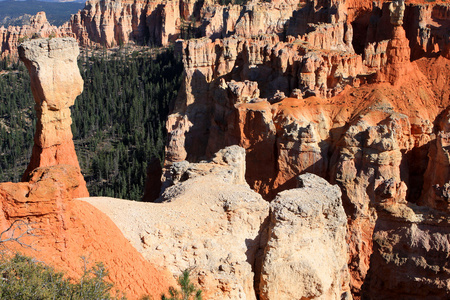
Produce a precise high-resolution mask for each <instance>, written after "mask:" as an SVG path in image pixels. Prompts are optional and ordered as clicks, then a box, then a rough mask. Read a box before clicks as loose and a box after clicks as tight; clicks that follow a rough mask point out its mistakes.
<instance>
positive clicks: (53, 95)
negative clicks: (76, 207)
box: [19, 38, 89, 197]
mask: <svg viewBox="0 0 450 300" xmlns="http://www.w3.org/2000/svg"><path fill="white" fill-rule="evenodd" d="M19 55H20V58H21V60H22V61H23V62H24V63H25V66H26V67H27V69H28V72H29V73H30V78H31V90H32V92H33V97H34V100H35V110H36V114H37V118H38V120H37V123H36V133H35V136H34V146H33V152H32V155H31V160H30V163H29V165H28V168H27V170H26V171H25V174H24V175H23V180H24V181H26V180H27V178H28V175H29V174H30V172H31V171H33V170H34V169H35V168H38V167H44V166H53V165H59V164H68V165H72V166H74V167H76V168H77V170H78V173H77V178H78V181H79V182H80V183H81V184H80V185H79V186H78V187H77V188H76V189H75V190H74V191H73V194H72V196H73V197H86V196H88V195H89V193H88V191H87V188H86V183H85V182H84V178H83V175H82V174H81V171H80V166H79V163H78V158H77V154H76V153H75V146H74V144H73V140H72V130H71V128H70V125H71V124H72V119H71V117H70V106H72V105H73V104H74V102H75V98H76V97H77V96H78V95H79V94H81V92H82V91H83V79H82V78H81V75H80V71H79V70H78V65H77V57H78V55H79V49H78V44H77V41H76V40H75V39H73V38H54V39H37V40H31V41H27V42H25V43H23V44H21V45H20V47H19Z"/></svg>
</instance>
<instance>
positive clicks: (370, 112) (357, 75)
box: [166, 1, 450, 299]
mask: <svg viewBox="0 0 450 300" xmlns="http://www.w3.org/2000/svg"><path fill="white" fill-rule="evenodd" d="M447 7H448V6H447V5H446V4H430V5H424V4H407V5H405V4H404V3H403V2H401V1H398V3H397V2H396V3H393V4H392V3H384V4H376V5H374V6H373V10H372V12H371V13H370V14H368V16H369V17H370V22H367V23H365V21H364V20H361V19H359V18H358V9H356V8H355V7H354V6H352V4H351V3H347V2H343V1H342V2H341V1H320V2H319V1H307V2H306V3H304V5H303V6H302V7H301V8H300V9H297V10H295V11H294V12H293V15H292V17H291V18H290V19H289V22H287V23H286V27H285V28H284V31H283V32H272V33H271V34H260V35H253V36H242V35H239V34H236V35H231V36H228V37H224V38H222V39H217V38H216V39H213V38H208V37H204V38H202V39H196V40H189V41H179V42H178V45H177V47H178V51H179V52H180V53H182V55H183V62H184V65H185V74H184V82H183V85H182V89H181V92H180V93H179V97H178V99H177V101H176V103H175V108H174V110H173V113H172V114H171V115H170V116H169V118H168V121H167V129H168V134H169V139H168V142H167V147H166V165H167V166H170V165H172V164H173V163H174V162H177V161H183V160H188V161H197V160H201V159H204V158H208V157H210V156H211V155H212V153H214V152H215V151H217V150H218V149H221V148H223V147H225V146H228V145H233V144H237V145H240V146H242V147H244V148H245V149H246V151H247V161H246V163H247V171H246V180H247V182H248V183H249V184H250V186H251V187H252V188H253V189H254V190H256V191H258V192H259V193H261V194H262V195H263V196H264V197H265V198H266V199H268V200H272V199H273V198H274V197H275V196H276V194H277V193H278V192H281V191H283V190H286V189H289V188H293V187H295V185H296V182H297V179H296V178H297V176H298V175H299V174H302V173H304V172H311V173H314V174H317V175H320V176H322V177H324V178H326V179H328V180H329V181H330V182H332V183H336V184H338V185H339V187H340V188H341V190H342V200H343V205H344V208H345V212H346V214H347V225H348V230H347V236H346V240H347V243H348V245H349V255H350V259H349V264H348V266H349V270H350V276H351V287H352V294H353V296H354V297H357V298H358V297H361V296H362V295H366V296H367V295H376V297H379V298H380V299H383V297H385V298H386V297H394V296H395V297H406V296H408V297H409V296H410V297H420V296H421V295H424V294H427V295H434V296H436V297H439V296H442V295H447V296H448V295H449V293H450V289H449V288H448V287H449V285H448V284H449V282H450V273H449V272H448V259H445V255H447V254H448V253H449V249H450V248H449V243H448V237H449V235H448V234H449V232H448V217H449V215H448V214H449V211H448V197H447V193H448V183H447V180H448V178H447V177H448V175H447V173H448V172H447V170H446V166H448V158H447V156H448V155H447V152H446V151H447V150H445V149H446V147H447V146H446V145H447V144H448V137H447V133H446V130H447V129H446V125H445V124H446V123H445V122H446V116H447V113H448V112H447V110H446V108H447V107H448V106H449V105H450V103H449V101H450V99H449V88H448V86H449V85H448V84H449V78H448V74H450V73H449V72H450V69H449V67H450V64H449V61H448V44H449V36H448V34H447V33H445V32H446V30H448V26H447V20H448V17H449V15H448V14H447V13H446V11H447ZM365 9H367V8H365V7H363V6H361V11H364V10H365ZM353 25H355V28H357V29H358V30H359V31H358V32H355V28H353ZM417 28H421V31H420V30H419V31H416V29H417ZM361 30H362V32H361ZM424 32H426V33H427V34H426V35H425V34H424ZM362 36H364V37H365V38H364V39H362V40H361V37H362ZM355 37H358V40H357V41H354V38H355ZM355 49H356V50H358V51H359V52H355ZM419 50H420V51H419ZM362 52H364V54H360V53H362ZM417 205H421V207H419V208H417ZM422 206H423V207H422ZM423 210H425V211H426V213H424V212H423ZM431 220H436V221H431ZM433 222H434V223H433ZM428 224H439V225H437V226H438V227H433V228H434V229H433V230H430V227H429V226H433V225H428ZM415 228H422V229H421V230H422V232H421V233H420V235H417V236H416V237H415V239H422V240H427V241H428V242H424V243H419V244H414V247H412V246H407V244H408V243H410V244H411V243H413V242H412V240H411V239H409V236H403V237H401V239H400V236H401V233H400V232H402V230H406V231H408V230H409V231H411V232H413V230H415ZM390 230H392V232H395V234H396V235H398V236H399V239H400V240H398V239H387V240H386V239H385V238H383V237H385V236H386V234H388V232H389V231H390ZM406 231H403V232H406ZM411 234H412V233H411ZM427 243H430V244H433V246H432V247H431V248H430V247H428V246H427V245H428V244H427ZM408 247H409V248H408ZM405 248H406V250H405ZM430 249H433V251H436V252H435V253H436V254H433V255H431V256H428V254H427V251H429V250H430ZM446 253H447V254H446ZM400 257H401V259H400ZM372 258H373V259H374V260H372ZM397 258H399V259H397ZM434 258H436V260H434ZM418 261H424V262H426V263H424V264H419V263H414V262H418ZM405 263H406V264H407V265H408V268H409V269H408V270H409V273H408V272H405V271H404V270H405V268H406V266H404V264H405ZM387 270H390V271H389V273H388V272H387ZM419 283H420V286H421V290H420V291H416V290H415V287H416V284H419ZM383 289H384V292H383V293H382V292H380V290H383ZM374 297H375V296H374Z"/></svg>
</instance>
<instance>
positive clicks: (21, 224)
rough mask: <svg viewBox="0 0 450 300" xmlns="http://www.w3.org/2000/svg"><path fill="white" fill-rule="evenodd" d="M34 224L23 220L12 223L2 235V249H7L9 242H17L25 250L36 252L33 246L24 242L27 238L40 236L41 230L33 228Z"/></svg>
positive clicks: (0, 238)
mask: <svg viewBox="0 0 450 300" xmlns="http://www.w3.org/2000/svg"><path fill="white" fill-rule="evenodd" d="M33 224H34V223H27V222H25V221H23V220H15V221H14V222H12V223H11V225H9V227H8V228H7V229H5V230H3V231H2V232H1V233H0V247H2V248H4V247H6V243H7V242H16V243H18V244H19V245H20V246H22V247H24V248H30V249H33V250H36V249H35V248H33V245H32V244H27V243H25V242H24V241H23V239H24V238H25V237H30V236H33V237H38V236H39V234H38V232H39V231H40V230H41V229H39V228H33V227H31V225H33Z"/></svg>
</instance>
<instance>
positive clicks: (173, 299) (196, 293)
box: [161, 270, 202, 300]
mask: <svg viewBox="0 0 450 300" xmlns="http://www.w3.org/2000/svg"><path fill="white" fill-rule="evenodd" d="M178 284H179V285H180V287H181V291H179V290H176V289H175V288H174V287H170V288H169V294H170V297H169V298H167V297H166V295H162V296H161V299H162V300H190V299H194V300H202V291H201V290H200V289H197V288H196V287H195V285H194V284H193V283H191V280H190V279H189V271H188V270H184V271H183V274H181V276H180V277H179V278H178Z"/></svg>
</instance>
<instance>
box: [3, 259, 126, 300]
mask: <svg viewBox="0 0 450 300" xmlns="http://www.w3.org/2000/svg"><path fill="white" fill-rule="evenodd" d="M107 275H108V272H107V271H106V269H105V267H104V266H103V264H102V263H97V264H96V265H95V266H94V267H92V268H90V269H86V270H85V271H84V274H83V276H82V278H81V279H80V280H79V281H73V280H70V279H67V278H65V277H64V274H63V273H59V272H56V271H54V270H53V269H52V268H51V267H49V266H47V265H45V264H43V263H41V262H38V261H36V260H35V259H33V258H30V257H26V256H23V255H20V254H16V255H15V256H13V257H7V256H3V257H2V258H1V259H0V299H5V300H8V299H11V300H12V299H14V300H21V299H23V300H29V299H33V300H46V299H73V300H81V299H85V300H88V299H89V300H90V299H93V300H94V299H117V298H115V297H113V296H111V294H110V291H111V289H112V286H113V285H112V284H111V283H109V282H105V281H104V279H105V277H106V276H107ZM120 299H124V298H123V297H122V298H120Z"/></svg>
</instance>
